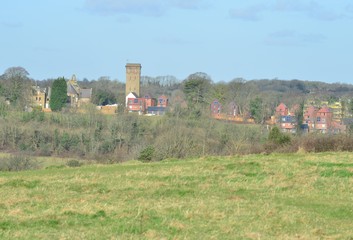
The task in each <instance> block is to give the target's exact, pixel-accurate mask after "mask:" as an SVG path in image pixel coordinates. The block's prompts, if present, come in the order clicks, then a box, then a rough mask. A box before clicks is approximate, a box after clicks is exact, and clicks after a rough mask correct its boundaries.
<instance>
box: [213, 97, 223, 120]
mask: <svg viewBox="0 0 353 240" xmlns="http://www.w3.org/2000/svg"><path fill="white" fill-rule="evenodd" d="M221 112H222V104H221V103H220V102H219V101H218V100H217V99H215V100H213V101H212V103H211V115H212V116H220V115H221Z"/></svg>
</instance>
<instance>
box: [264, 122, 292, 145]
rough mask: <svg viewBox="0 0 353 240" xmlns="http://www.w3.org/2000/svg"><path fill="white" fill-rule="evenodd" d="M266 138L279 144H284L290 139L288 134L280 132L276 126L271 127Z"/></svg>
mask: <svg viewBox="0 0 353 240" xmlns="http://www.w3.org/2000/svg"><path fill="white" fill-rule="evenodd" d="M268 140H269V141H271V142H273V143H275V144H279V145H284V144H287V143H290V141H291V139H290V136H289V135H287V134H285V133H282V132H281V131H280V130H279V128H278V127H276V126H275V127H274V128H272V129H271V131H270V133H269V135H268Z"/></svg>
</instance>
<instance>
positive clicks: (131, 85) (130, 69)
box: [125, 63, 141, 97]
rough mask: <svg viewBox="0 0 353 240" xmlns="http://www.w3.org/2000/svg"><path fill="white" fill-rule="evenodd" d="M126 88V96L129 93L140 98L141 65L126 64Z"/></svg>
mask: <svg viewBox="0 0 353 240" xmlns="http://www.w3.org/2000/svg"><path fill="white" fill-rule="evenodd" d="M125 67H126V87H125V96H127V95H128V94H129V93H134V94H135V95H137V96H138V97H140V79H141V64H139V63H127V64H126V66H125Z"/></svg>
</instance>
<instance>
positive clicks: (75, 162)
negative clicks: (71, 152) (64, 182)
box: [66, 159, 82, 167]
mask: <svg viewBox="0 0 353 240" xmlns="http://www.w3.org/2000/svg"><path fill="white" fill-rule="evenodd" d="M66 166H68V167H81V166H82V163H80V162H79V161H78V160H75V159H72V160H69V161H67V163H66Z"/></svg>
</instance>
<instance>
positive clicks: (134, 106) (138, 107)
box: [127, 98, 146, 114]
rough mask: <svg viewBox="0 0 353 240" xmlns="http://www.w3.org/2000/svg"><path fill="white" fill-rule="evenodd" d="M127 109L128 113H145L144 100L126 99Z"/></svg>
mask: <svg viewBox="0 0 353 240" xmlns="http://www.w3.org/2000/svg"><path fill="white" fill-rule="evenodd" d="M127 109H128V111H129V112H138V113H139V114H143V113H145V110H146V108H145V99H144V98H128V99H127Z"/></svg>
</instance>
